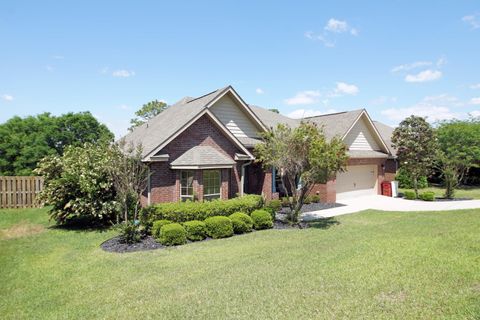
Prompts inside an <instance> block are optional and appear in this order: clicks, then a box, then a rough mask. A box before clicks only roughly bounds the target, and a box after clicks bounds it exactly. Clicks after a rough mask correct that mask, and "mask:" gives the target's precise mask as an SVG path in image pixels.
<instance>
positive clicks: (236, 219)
mask: <svg viewBox="0 0 480 320" xmlns="http://www.w3.org/2000/svg"><path fill="white" fill-rule="evenodd" d="M228 217H229V218H230V220H232V223H233V232H234V233H236V234H241V233H245V232H250V231H252V228H253V220H252V218H251V217H250V216H249V215H248V214H245V213H243V212H235V213H233V214H231V215H229V216H228Z"/></svg>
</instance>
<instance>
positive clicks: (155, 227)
mask: <svg viewBox="0 0 480 320" xmlns="http://www.w3.org/2000/svg"><path fill="white" fill-rule="evenodd" d="M170 223H173V222H172V221H170V220H156V221H154V222H153V224H152V236H153V237H154V238H155V239H160V230H161V229H162V227H163V226H166V225H167V224H170Z"/></svg>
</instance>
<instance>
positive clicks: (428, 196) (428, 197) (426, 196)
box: [418, 191, 435, 201]
mask: <svg viewBox="0 0 480 320" xmlns="http://www.w3.org/2000/svg"><path fill="white" fill-rule="evenodd" d="M418 197H419V198H420V199H422V200H423V201H433V200H435V192H433V191H425V192H423V193H420V194H419V195H418Z"/></svg>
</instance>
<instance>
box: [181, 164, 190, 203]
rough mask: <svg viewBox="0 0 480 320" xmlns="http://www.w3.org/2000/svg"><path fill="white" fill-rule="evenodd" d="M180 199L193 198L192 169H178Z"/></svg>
mask: <svg viewBox="0 0 480 320" xmlns="http://www.w3.org/2000/svg"><path fill="white" fill-rule="evenodd" d="M180 199H181V200H182V201H185V200H188V199H190V200H193V171H180Z"/></svg>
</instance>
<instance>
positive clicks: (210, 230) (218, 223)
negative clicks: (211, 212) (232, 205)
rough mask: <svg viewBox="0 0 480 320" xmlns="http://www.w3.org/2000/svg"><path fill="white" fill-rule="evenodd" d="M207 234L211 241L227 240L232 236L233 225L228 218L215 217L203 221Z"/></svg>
mask: <svg viewBox="0 0 480 320" xmlns="http://www.w3.org/2000/svg"><path fill="white" fill-rule="evenodd" d="M205 226H206V228H207V234H208V235H209V236H210V237H212V238H213V239H219V238H227V237H231V236H232V235H233V223H232V220H230V219H229V218H228V217H224V216H215V217H210V218H207V219H205Z"/></svg>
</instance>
